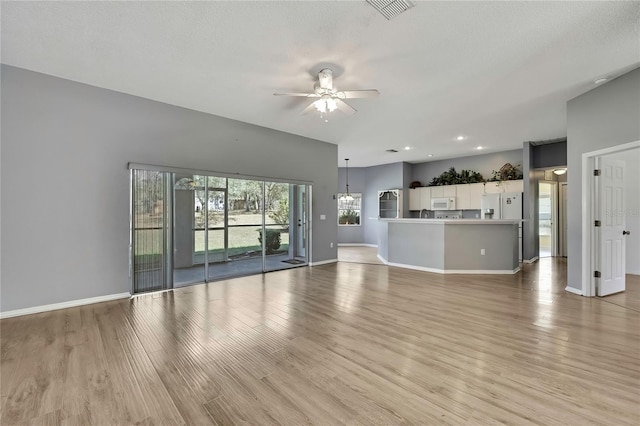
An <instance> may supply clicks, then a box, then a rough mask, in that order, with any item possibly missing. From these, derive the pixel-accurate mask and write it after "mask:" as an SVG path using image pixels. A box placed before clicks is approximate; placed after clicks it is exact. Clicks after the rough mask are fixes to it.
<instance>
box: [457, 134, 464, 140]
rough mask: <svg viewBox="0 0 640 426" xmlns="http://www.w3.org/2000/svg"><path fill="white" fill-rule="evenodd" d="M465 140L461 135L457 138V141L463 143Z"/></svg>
mask: <svg viewBox="0 0 640 426" xmlns="http://www.w3.org/2000/svg"><path fill="white" fill-rule="evenodd" d="M464 139H465V137H464V136H462V135H460V136H458V137H457V138H456V140H457V141H463V140H464Z"/></svg>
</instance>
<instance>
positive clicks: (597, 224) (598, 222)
mask: <svg viewBox="0 0 640 426" xmlns="http://www.w3.org/2000/svg"><path fill="white" fill-rule="evenodd" d="M593 226H596V227H597V226H602V222H600V221H599V220H596V221H595V222H593Z"/></svg>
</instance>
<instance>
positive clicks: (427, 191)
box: [418, 186, 431, 211]
mask: <svg viewBox="0 0 640 426" xmlns="http://www.w3.org/2000/svg"><path fill="white" fill-rule="evenodd" d="M418 189H419V190H420V210H421V211H422V210H424V209H427V210H431V188H430V187H427V186H425V187H423V188H418Z"/></svg>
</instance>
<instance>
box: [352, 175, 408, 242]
mask: <svg viewBox="0 0 640 426" xmlns="http://www.w3.org/2000/svg"><path fill="white" fill-rule="evenodd" d="M403 173H404V163H393V164H383V165H380V166H373V167H367V168H366V172H365V179H366V181H367V190H366V193H365V198H364V200H363V202H364V205H365V208H366V210H367V212H368V213H367V215H366V216H365V217H364V222H365V229H364V232H365V236H364V243H365V244H375V245H378V238H379V223H378V191H383V190H386V189H402V188H403V176H404V174H403ZM402 192H403V193H402V196H403V197H405V196H406V195H407V194H405V191H402Z"/></svg>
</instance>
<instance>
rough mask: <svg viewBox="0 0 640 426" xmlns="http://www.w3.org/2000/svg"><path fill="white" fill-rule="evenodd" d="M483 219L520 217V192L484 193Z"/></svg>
mask: <svg viewBox="0 0 640 426" xmlns="http://www.w3.org/2000/svg"><path fill="white" fill-rule="evenodd" d="M481 207H482V218H483V219H522V192H504V193H499V194H484V195H483V196H482V204H481Z"/></svg>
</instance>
